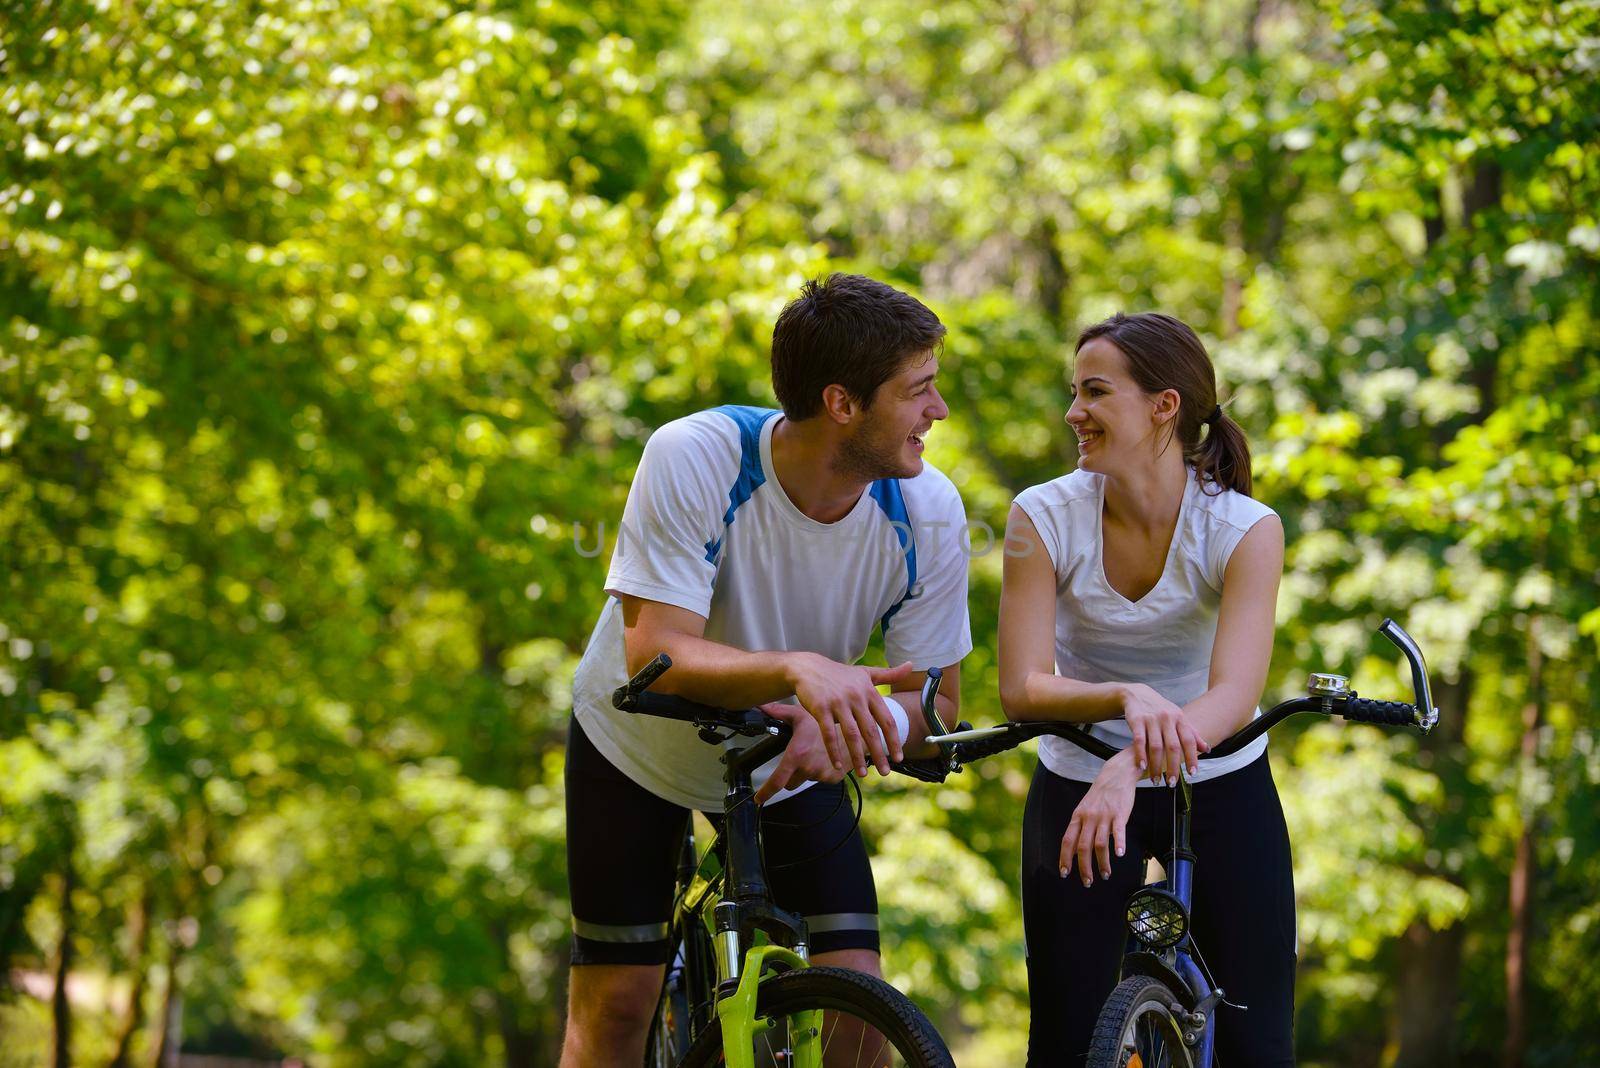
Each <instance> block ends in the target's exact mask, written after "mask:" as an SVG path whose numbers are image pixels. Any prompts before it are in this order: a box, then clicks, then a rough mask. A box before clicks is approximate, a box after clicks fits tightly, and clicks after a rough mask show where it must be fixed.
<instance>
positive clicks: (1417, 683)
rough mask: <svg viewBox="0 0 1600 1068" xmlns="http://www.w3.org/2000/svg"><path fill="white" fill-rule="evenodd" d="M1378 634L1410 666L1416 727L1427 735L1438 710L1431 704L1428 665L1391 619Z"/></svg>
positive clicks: (1413, 643) (1437, 718)
mask: <svg viewBox="0 0 1600 1068" xmlns="http://www.w3.org/2000/svg"><path fill="white" fill-rule="evenodd" d="M1378 633H1379V634H1381V635H1383V636H1384V637H1385V638H1387V639H1389V641H1390V642H1391V643H1392V644H1393V645H1394V646H1395V647H1396V648H1397V649H1399V650H1400V652H1402V653H1404V654H1405V658H1406V661H1407V663H1409V664H1410V665H1411V703H1412V705H1413V707H1415V708H1416V710H1417V727H1418V728H1419V729H1420V730H1421V731H1422V733H1423V734H1427V733H1428V732H1429V731H1431V730H1433V728H1434V726H1435V725H1437V724H1438V722H1439V710H1438V709H1437V708H1435V707H1434V704H1433V687H1432V686H1430V685H1429V683H1428V665H1427V663H1426V662H1425V661H1424V660H1423V659H1422V650H1421V649H1420V648H1418V647H1417V643H1416V641H1415V640H1414V639H1413V638H1412V637H1411V635H1409V634H1407V633H1406V632H1405V628H1403V627H1401V626H1400V624H1398V623H1396V622H1395V621H1394V620H1392V619H1385V620H1384V621H1383V624H1382V625H1381V626H1380V627H1378Z"/></svg>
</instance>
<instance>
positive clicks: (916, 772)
mask: <svg viewBox="0 0 1600 1068" xmlns="http://www.w3.org/2000/svg"><path fill="white" fill-rule="evenodd" d="M889 768H890V770H892V771H898V772H899V773H900V774H902V775H909V776H910V777H911V778H913V779H921V780H922V781H923V782H944V781H945V779H947V778H949V775H950V773H949V772H948V771H946V770H945V765H944V762H943V761H941V760H930V759H928V758H926V757H924V758H920V759H916V760H902V761H900V762H899V763H897V764H890V765H889Z"/></svg>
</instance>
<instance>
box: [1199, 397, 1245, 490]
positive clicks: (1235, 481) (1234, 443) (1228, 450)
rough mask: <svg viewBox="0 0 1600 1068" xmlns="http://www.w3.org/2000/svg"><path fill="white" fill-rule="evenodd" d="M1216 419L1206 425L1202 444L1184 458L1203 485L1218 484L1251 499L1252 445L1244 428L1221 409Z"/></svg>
mask: <svg viewBox="0 0 1600 1068" xmlns="http://www.w3.org/2000/svg"><path fill="white" fill-rule="evenodd" d="M1213 413H1214V415H1213V418H1210V419H1207V420H1205V422H1204V423H1203V424H1202V425H1203V426H1204V427H1205V428H1206V429H1205V433H1204V434H1203V435H1202V436H1201V438H1200V440H1199V441H1198V442H1196V443H1195V444H1194V445H1192V446H1190V447H1189V448H1187V449H1185V450H1184V453H1183V458H1184V459H1185V460H1187V461H1188V462H1189V463H1190V464H1191V465H1192V466H1193V467H1194V473H1195V477H1196V478H1198V479H1199V480H1200V485H1201V486H1204V485H1205V484H1206V483H1207V482H1215V483H1216V484H1217V485H1218V486H1220V487H1222V489H1225V490H1233V491H1234V492H1235V493H1242V494H1244V495H1245V496H1246V497H1248V496H1250V442H1249V441H1247V440H1246V439H1245V436H1244V428H1243V427H1241V426H1240V425H1239V424H1238V423H1235V422H1234V421H1233V420H1232V419H1229V418H1228V416H1227V413H1225V412H1223V411H1222V410H1221V408H1220V407H1219V408H1216V409H1213Z"/></svg>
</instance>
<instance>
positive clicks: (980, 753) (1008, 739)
mask: <svg viewBox="0 0 1600 1068" xmlns="http://www.w3.org/2000/svg"><path fill="white" fill-rule="evenodd" d="M1032 737H1033V735H1032V734H1030V733H1028V732H1026V731H1020V730H1015V729H1013V730H1009V731H1007V732H1006V733H1004V734H997V735H995V736H994V737H993V738H979V739H978V740H977V741H975V742H957V743H955V748H956V759H957V760H959V761H961V763H963V764H969V763H971V762H972V761H974V760H982V759H983V758H984V757H992V756H996V755H998V754H1000V753H1004V752H1007V751H1008V750H1011V749H1015V748H1016V747H1017V746H1019V745H1021V744H1022V743H1023V742H1026V741H1027V740H1028V739H1029V738H1032Z"/></svg>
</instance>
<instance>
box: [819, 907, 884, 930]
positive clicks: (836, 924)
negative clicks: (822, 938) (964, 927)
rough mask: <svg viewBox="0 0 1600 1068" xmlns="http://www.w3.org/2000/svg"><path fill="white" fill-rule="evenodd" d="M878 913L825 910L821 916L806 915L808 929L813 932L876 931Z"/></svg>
mask: <svg viewBox="0 0 1600 1068" xmlns="http://www.w3.org/2000/svg"><path fill="white" fill-rule="evenodd" d="M877 929H878V914H877V913H875V912H824V913H822V914H821V915H820V916H807V917H806V930H808V931H809V932H810V933H811V934H833V933H834V932H835V931H876V930H877Z"/></svg>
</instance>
